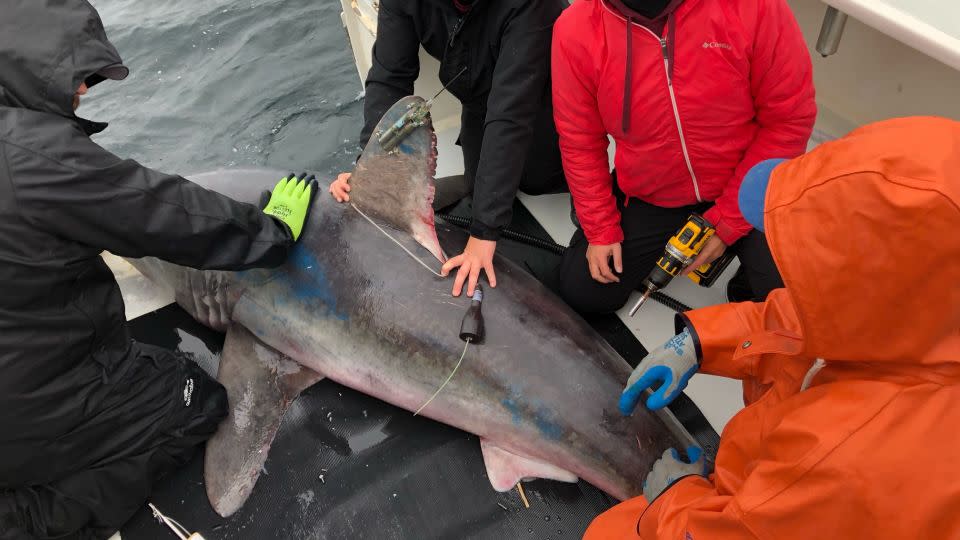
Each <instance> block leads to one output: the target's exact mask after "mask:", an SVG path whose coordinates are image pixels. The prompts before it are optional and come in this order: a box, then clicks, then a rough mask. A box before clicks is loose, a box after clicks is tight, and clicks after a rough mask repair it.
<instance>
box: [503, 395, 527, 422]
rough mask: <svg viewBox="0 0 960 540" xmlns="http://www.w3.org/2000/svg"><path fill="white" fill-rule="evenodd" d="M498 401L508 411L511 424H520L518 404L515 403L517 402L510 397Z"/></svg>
mask: <svg viewBox="0 0 960 540" xmlns="http://www.w3.org/2000/svg"><path fill="white" fill-rule="evenodd" d="M500 403H502V404H503V406H504V407H505V408H506V409H507V410H508V411H510V421H511V422H513V425H515V426H518V425H520V422H521V420H523V418H522V417H521V416H520V406H519V405H517V402H516V401H514V400H513V399H512V398H507V399H505V400H503V401H501V402H500Z"/></svg>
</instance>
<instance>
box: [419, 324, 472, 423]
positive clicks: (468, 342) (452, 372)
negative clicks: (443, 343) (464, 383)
mask: <svg viewBox="0 0 960 540" xmlns="http://www.w3.org/2000/svg"><path fill="white" fill-rule="evenodd" d="M469 346H470V338H467V344H466V345H464V346H463V354H461V355H460V359H459V360H457V365H456V366H454V367H453V371H451V372H450V376H448V377H447V380H445V381H443V384H441V385H440V388H437V391H436V392H434V393H433V395H432V396H430V399H428V400H427V402H426V403H424V404H423V405H421V406H420V408H419V409H417V412H415V413H413V415H414V416H417V415H418V414H420V411H422V410H423V409H424V408H425V407H426V406H427V405H429V404H430V402H431V401H433V398H435V397H437V396H439V395H440V391H441V390H443V387H444V386H446V385H447V383H448V382H450V379H452V378H453V375H454V374H455V373H456V372H457V370H458V369H460V364H461V363H463V357H465V356H466V355H467V347H469Z"/></svg>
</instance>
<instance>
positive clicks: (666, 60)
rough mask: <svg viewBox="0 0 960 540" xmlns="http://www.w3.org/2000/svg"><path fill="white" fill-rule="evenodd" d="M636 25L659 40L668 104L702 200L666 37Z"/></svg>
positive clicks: (696, 188) (688, 167)
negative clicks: (682, 119)
mask: <svg viewBox="0 0 960 540" xmlns="http://www.w3.org/2000/svg"><path fill="white" fill-rule="evenodd" d="M638 26H640V28H643V29H644V30H646V31H647V33H648V34H650V35H651V36H653V37H655V38H656V39H657V40H659V41H660V52H661V53H662V54H663V69H664V74H665V75H666V76H667V91H668V92H669V93H670V104H671V105H672V106H673V119H674V120H676V122H677V133H679V134H680V148H681V149H683V160H684V161H685V162H686V163H687V171H689V172H690V180H692V181H693V193H694V194H695V195H696V196H697V202H703V199H702V198H701V197H700V184H699V183H698V182H697V174H696V173H695V172H693V163H692V162H691V161H690V152H689V151H688V150H687V140H686V139H685V138H684V136H683V124H682V123H681V122H680V110H679V109H678V108H677V96H676V94H675V93H674V92H673V78H672V77H671V76H670V57H669V55H668V54H667V38H665V37H660V36H658V35H656V34H654V33H653V32H652V31H650V29H649V28H647V27H646V26H643V25H638Z"/></svg>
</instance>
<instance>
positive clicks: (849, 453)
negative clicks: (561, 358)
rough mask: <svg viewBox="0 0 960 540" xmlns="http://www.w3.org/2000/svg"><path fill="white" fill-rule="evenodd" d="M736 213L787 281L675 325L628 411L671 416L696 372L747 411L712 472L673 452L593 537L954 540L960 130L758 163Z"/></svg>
mask: <svg viewBox="0 0 960 540" xmlns="http://www.w3.org/2000/svg"><path fill="white" fill-rule="evenodd" d="M739 203H740V208H741V209H742V210H743V214H744V216H746V218H747V219H748V220H749V221H750V222H751V223H753V224H755V225H756V226H757V227H758V228H761V229H763V230H764V231H765V232H766V235H767V238H769V240H770V249H771V251H772V252H773V258H774V259H775V260H776V263H777V267H778V268H779V269H780V272H781V273H782V275H783V280H784V282H785V287H784V288H782V289H777V290H775V291H773V292H771V293H770V295H769V297H768V298H767V300H766V301H765V302H756V303H754V302H742V303H737V304H724V305H719V306H711V307H707V308H703V309H697V310H694V311H689V312H687V313H684V314H683V315H680V316H679V317H678V321H677V322H678V326H680V327H682V328H683V329H684V332H683V333H681V334H679V335H678V336H676V337H675V338H673V339H671V340H670V342H668V343H667V346H666V347H662V348H659V349H657V350H655V351H653V352H652V353H651V354H649V355H648V356H647V357H646V358H644V359H643V360H642V361H641V362H640V364H639V365H638V366H637V369H636V370H635V371H634V373H633V375H632V376H631V377H630V381H629V382H628V383H627V387H626V390H625V391H624V392H623V394H622V396H621V400H620V408H621V410H622V411H623V412H626V413H629V412H630V411H632V410H633V409H634V407H636V406H638V402H639V401H641V398H646V399H643V403H642V404H640V405H639V406H640V407H644V406H646V407H648V408H656V407H659V406H663V405H664V404H666V403H669V402H670V401H671V400H672V399H673V398H675V397H676V396H677V395H678V394H679V393H680V392H681V391H682V390H683V387H684V385H685V384H686V383H685V381H686V379H688V378H689V372H690V370H691V369H692V370H693V371H700V372H703V373H710V374H713V375H720V376H724V377H731V378H736V379H740V380H742V381H743V397H744V402H745V404H746V408H744V409H743V410H741V411H740V412H738V413H737V414H736V416H734V417H733V419H731V420H730V422H729V423H728V424H727V425H726V427H725V428H724V430H723V435H722V436H721V438H720V446H719V449H718V452H717V456H716V460H715V462H716V465H715V467H714V471H713V473H712V474H706V471H705V470H704V469H705V468H704V464H703V461H702V458H701V459H696V458H697V457H698V456H697V454H698V452H697V451H692V452H691V451H688V456H689V458H690V459H692V460H694V463H692V464H691V463H689V462H687V460H681V459H679V458H680V456H679V455H678V454H676V453H674V452H669V451H668V452H667V453H665V455H664V456H663V457H662V458H661V459H660V460H659V461H657V462H656V463H655V464H654V466H653V467H652V470H651V471H650V472H649V474H647V471H637V474H638V475H643V474H647V476H646V477H645V485H644V488H643V495H644V496H643V497H636V498H634V499H630V500H628V501H626V502H623V503H621V504H620V505H618V506H616V507H614V508H612V509H610V510H608V511H607V512H605V513H604V514H602V515H601V516H600V517H598V518H597V519H595V520H594V522H593V523H592V524H591V525H590V528H589V529H588V530H587V532H586V535H585V536H584V538H585V539H586V540H608V539H609V540H631V539H632V540H639V539H644V540H653V539H676V540H684V539H686V540H708V539H709V540H728V539H729V540H732V539H760V538H763V539H767V538H771V539H772V538H775V539H777V540H800V539H809V538H814V539H821V540H828V539H829V540H834V539H838V540H839V539H854V538H856V539H860V538H869V539H871V540H894V539H896V540H900V539H904V538H960V512H958V511H957V495H958V493H960V458H958V457H957V452H956V447H957V443H956V439H955V438H954V436H953V435H950V433H952V432H953V429H954V427H955V426H957V425H958V423H960V287H958V286H957V283H958V282H960V264H958V261H960V235H957V234H956V230H957V226H958V225H960V122H956V121H954V120H948V119H946V118H932V117H921V118H898V119H894V120H887V121H884V122H879V123H876V124H872V125H869V126H864V127H862V128H859V129H857V130H856V131H854V132H852V133H850V134H849V135H847V136H846V137H844V138H842V139H840V140H837V141H833V142H830V143H826V144H824V145H821V146H820V147H818V148H816V149H815V150H813V151H811V152H810V153H808V154H806V155H804V156H801V157H799V158H795V159H792V160H790V161H787V162H784V163H780V164H776V163H775V161H768V162H764V163H761V164H759V165H757V166H756V167H754V168H753V169H751V171H750V173H749V174H748V175H747V177H746V179H745V180H744V182H743V186H742V189H741V190H740V196H739ZM798 231H802V233H799V234H798ZM644 379H646V380H644ZM658 380H659V381H663V383H664V384H663V385H661V386H660V387H659V388H657V389H656V391H655V392H654V393H653V395H651V396H650V397H646V396H644V393H643V390H644V389H645V388H647V387H649V386H654V387H655V386H656V383H657V381H658ZM677 381H679V383H677Z"/></svg>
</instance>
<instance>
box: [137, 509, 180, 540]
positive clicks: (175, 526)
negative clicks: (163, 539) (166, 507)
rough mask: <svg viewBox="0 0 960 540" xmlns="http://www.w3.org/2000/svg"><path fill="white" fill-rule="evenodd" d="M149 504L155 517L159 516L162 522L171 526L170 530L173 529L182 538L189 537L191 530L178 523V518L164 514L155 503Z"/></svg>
mask: <svg viewBox="0 0 960 540" xmlns="http://www.w3.org/2000/svg"><path fill="white" fill-rule="evenodd" d="M147 506H149V507H150V509H151V510H153V517H155V518H157V519H158V520H159V521H160V523H163V524H164V525H166V526H167V527H169V528H170V530H172V531H173V534H175V535H177V538H179V539H180V540H187V537H188V536H189V535H190V531H188V530H187V528H186V527H184V526H183V525H181V524H180V523H178V522H177V520H175V519H173V518H170V517H167V516H165V515H163V514H162V513H161V512H160V510H158V509H157V507H156V506H154V505H153V503H147Z"/></svg>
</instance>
